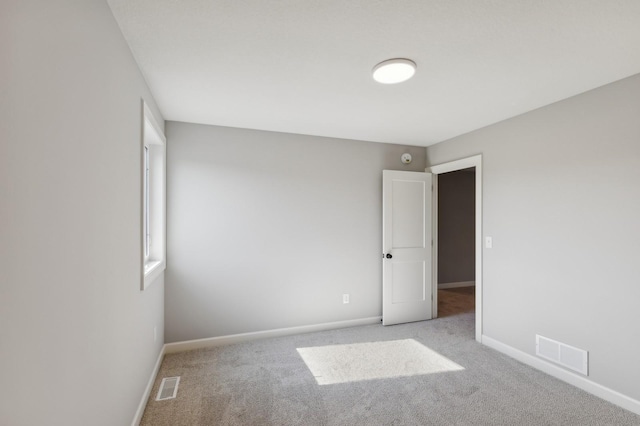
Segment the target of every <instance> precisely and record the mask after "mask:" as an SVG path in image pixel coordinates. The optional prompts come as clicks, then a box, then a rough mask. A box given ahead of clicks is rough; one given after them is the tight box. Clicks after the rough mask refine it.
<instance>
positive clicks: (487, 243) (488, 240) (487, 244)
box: [484, 237, 493, 248]
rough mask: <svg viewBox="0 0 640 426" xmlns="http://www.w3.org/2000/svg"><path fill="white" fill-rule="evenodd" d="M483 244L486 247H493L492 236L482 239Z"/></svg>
mask: <svg viewBox="0 0 640 426" xmlns="http://www.w3.org/2000/svg"><path fill="white" fill-rule="evenodd" d="M484 245H485V247H486V248H493V238H491V237H486V238H485V239H484Z"/></svg>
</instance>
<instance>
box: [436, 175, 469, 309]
mask: <svg viewBox="0 0 640 426" xmlns="http://www.w3.org/2000/svg"><path fill="white" fill-rule="evenodd" d="M475 172H476V171H475V167H469V168H467V169H463V170H456V171H453V172H447V173H442V174H440V175H439V176H438V193H437V195H438V200H437V208H438V211H437V216H438V223H437V226H438V247H437V249H438V255H437V259H438V266H437V268H438V269H437V270H438V273H437V277H436V279H437V283H438V285H437V288H438V297H437V300H438V317H440V318H442V317H447V316H453V315H460V314H465V313H474V312H475V284H476V283H475V281H476V279H475V184H476V183H475V180H476V179H475Z"/></svg>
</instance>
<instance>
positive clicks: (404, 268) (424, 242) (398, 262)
mask: <svg viewBox="0 0 640 426" xmlns="http://www.w3.org/2000/svg"><path fill="white" fill-rule="evenodd" d="M431 177H432V175H431V174H430V173H419V172H401V171H395V170H383V172H382V253H383V259H382V324H383V325H391V324H400V323H404V322H412V321H422V320H428V319H431V318H432V313H431V303H432V302H431V300H432V292H433V288H432V285H431V279H432V278H431V270H432V269H431V193H432V189H431V180H432V179H431Z"/></svg>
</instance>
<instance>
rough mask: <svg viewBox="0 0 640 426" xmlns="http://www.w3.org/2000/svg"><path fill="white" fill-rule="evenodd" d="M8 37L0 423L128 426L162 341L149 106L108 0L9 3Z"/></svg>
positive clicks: (3, 23) (0, 201)
mask: <svg viewBox="0 0 640 426" xmlns="http://www.w3.org/2000/svg"><path fill="white" fill-rule="evenodd" d="M0 31H1V34H0V52H2V53H1V57H2V59H1V61H2V65H1V66H0V93H1V96H0V113H1V115H2V121H1V124H0V360H1V362H0V377H1V381H2V386H0V424H2V425H12V426H22V425H25V426H26V425H29V426H30V425H109V426H113V425H125V424H131V421H132V420H133V417H134V414H135V411H136V409H137V405H138V403H139V401H140V399H141V397H142V394H143V392H144V389H145V386H146V384H147V381H148V380H149V377H150V375H151V371H152V369H153V366H154V364H155V361H156V359H157V356H158V354H159V352H160V350H161V346H162V343H163V342H162V333H163V283H162V280H160V282H156V283H155V284H154V285H152V286H151V287H150V288H149V289H148V290H147V291H145V292H141V291H140V273H141V266H140V259H141V251H140V250H141V226H140V222H141V210H140V206H141V191H140V188H141V180H140V177H141V170H140V159H141V149H140V143H141V142H140V132H141V118H140V117H141V109H140V108H141V106H140V105H141V100H140V99H141V97H142V98H144V99H146V100H147V101H148V102H151V103H153V100H152V98H151V95H150V93H149V91H148V90H147V87H146V85H145V82H144V80H143V78H142V76H141V74H140V72H139V71H138V68H137V66H136V64H135V62H134V60H133V57H132V55H131V52H130V50H129V48H128V46H127V44H126V43H125V41H124V38H123V37H122V35H121V33H120V30H119V28H118V26H117V24H116V22H115V20H114V19H113V16H112V14H111V11H110V9H109V7H108V6H107V3H106V2H105V1H103V0H83V1H71V0H60V1H55V2H54V1H22V0H15V1H14V0H10V1H3V2H2V5H1V6H0ZM152 108H154V109H155V106H153V105H152ZM155 112H156V114H158V111H157V110H155ZM156 117H158V118H159V119H161V116H160V115H159V114H158V115H156ZM154 326H157V327H158V332H159V335H160V337H159V338H158V340H157V341H155V342H154V336H153V327H154Z"/></svg>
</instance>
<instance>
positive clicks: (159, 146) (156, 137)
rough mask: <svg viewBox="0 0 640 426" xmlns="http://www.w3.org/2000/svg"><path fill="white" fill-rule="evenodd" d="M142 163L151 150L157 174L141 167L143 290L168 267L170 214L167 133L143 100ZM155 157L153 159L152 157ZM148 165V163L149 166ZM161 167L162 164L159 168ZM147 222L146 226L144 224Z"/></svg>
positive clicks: (141, 287)
mask: <svg viewBox="0 0 640 426" xmlns="http://www.w3.org/2000/svg"><path fill="white" fill-rule="evenodd" d="M141 139H142V147H141V151H142V153H143V154H142V165H143V166H144V164H145V160H144V158H145V155H144V152H145V151H144V150H145V148H146V149H149V151H148V152H149V153H150V156H149V158H150V159H151V161H152V162H153V164H154V167H153V168H152V171H151V172H152V173H153V174H154V177H153V178H151V177H146V170H145V167H141V172H142V174H143V178H142V192H141V193H142V194H143V197H142V200H141V205H142V213H143V214H142V218H141V226H142V233H141V249H142V256H141V259H142V278H141V283H140V289H141V290H144V289H146V288H147V287H149V285H151V283H153V282H154V281H155V280H156V279H157V278H158V276H160V275H161V274H162V272H164V270H165V269H166V258H167V251H166V250H167V247H166V232H167V231H166V226H167V223H166V216H167V213H166V212H167V189H166V188H167V182H166V176H167V160H166V156H167V153H166V144H167V139H166V137H165V136H164V132H163V131H162V129H161V128H160V126H159V125H158V122H157V121H156V119H155V117H154V116H153V113H152V111H151V109H150V108H149V106H148V105H147V104H146V103H145V101H144V99H143V100H142V134H141ZM152 157H153V158H152ZM147 166H148V165H147ZM158 166H159V167H158ZM147 179H151V185H152V186H151V187H145V186H146V185H145V182H146V181H147ZM147 189H150V190H151V195H150V196H149V197H148V199H147V200H145V197H144V194H145V192H146V190H147ZM149 200H151V205H152V206H153V208H152V215H151V216H152V217H151V218H150V217H148V216H147V215H145V206H146V202H147V201H149ZM148 220H152V221H153V222H152V226H153V230H149V229H148V226H149V224H147V223H146V222H147V221H148ZM145 225H146V226H145ZM147 232H150V235H151V247H149V249H150V250H151V253H146V249H145V247H146V246H147V238H148V235H146V233H147Z"/></svg>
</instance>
